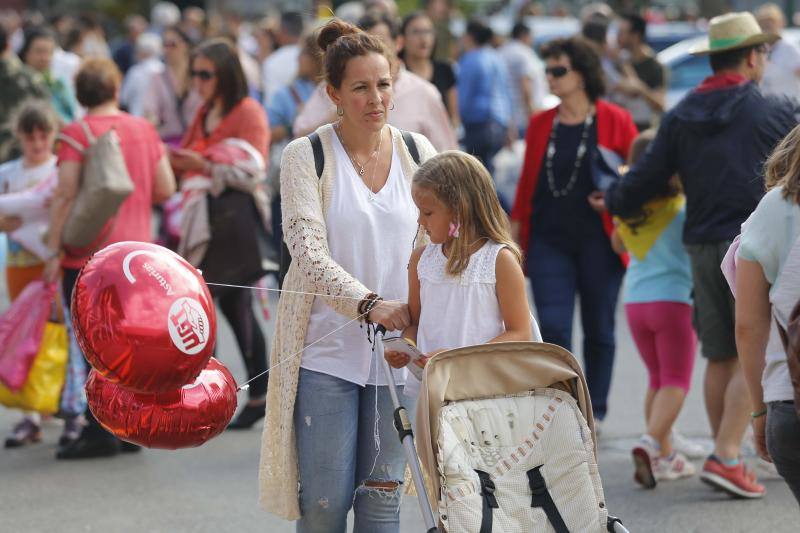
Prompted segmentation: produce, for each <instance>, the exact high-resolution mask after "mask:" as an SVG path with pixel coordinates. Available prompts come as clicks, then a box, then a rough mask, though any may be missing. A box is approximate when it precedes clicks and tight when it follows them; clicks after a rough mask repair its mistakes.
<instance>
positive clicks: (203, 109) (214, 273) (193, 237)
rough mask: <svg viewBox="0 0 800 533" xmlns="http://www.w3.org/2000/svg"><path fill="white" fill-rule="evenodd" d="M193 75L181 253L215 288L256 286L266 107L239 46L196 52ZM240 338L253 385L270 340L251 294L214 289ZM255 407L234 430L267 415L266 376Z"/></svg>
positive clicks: (257, 385) (254, 393) (184, 153)
mask: <svg viewBox="0 0 800 533" xmlns="http://www.w3.org/2000/svg"><path fill="white" fill-rule="evenodd" d="M191 77H192V80H193V83H194V88H195V90H196V91H197V92H198V93H199V94H200V97H201V98H202V99H203V104H202V105H201V106H200V109H199V110H198V111H197V115H196V116H195V118H194V121H193V122H192V125H191V126H190V127H189V130H188V131H187V133H186V136H185V137H184V139H183V142H182V143H181V145H182V148H179V149H173V150H171V151H170V161H171V162H172V166H173V168H174V169H175V171H176V173H178V175H179V176H180V178H181V190H182V192H183V198H184V200H183V205H182V210H183V214H182V217H181V243H180V245H179V247H178V252H179V253H180V254H181V255H183V256H184V257H186V258H187V259H188V260H189V261H190V262H191V263H192V264H194V265H196V266H198V267H199V268H200V270H202V271H203V275H204V277H205V279H206V280H207V281H209V282H216V283H224V284H231V285H252V284H253V283H255V282H256V281H258V279H259V278H261V277H262V276H263V275H264V274H265V257H266V255H267V240H266V230H265V228H266V227H267V226H266V222H267V220H268V218H269V215H268V212H269V211H268V207H267V201H266V194H265V193H264V191H263V181H264V177H265V175H266V166H265V165H266V159H267V150H268V149H269V142H270V132H269V126H268V123H267V117H266V114H265V112H264V109H263V108H262V107H261V104H259V103H258V102H257V101H256V100H254V99H253V98H250V97H249V96H247V94H248V88H247V80H246V78H245V75H244V72H243V70H242V65H241V63H240V62H239V57H238V55H237V52H236V49H235V48H234V46H233V45H232V44H231V43H230V42H228V41H227V40H224V39H212V40H209V41H206V42H204V43H201V44H200V45H198V47H197V48H195V50H194V51H193V52H192V61H191ZM210 289H211V294H212V296H214V298H215V299H216V300H217V302H218V304H219V306H220V309H221V310H222V313H223V314H224V315H225V318H226V319H227V321H228V323H229V324H230V326H231V329H233V333H234V335H235V336H236V342H237V344H238V346H239V350H240V352H241V354H242V357H243V358H244V362H245V367H246V368H247V375H248V378H249V379H252V378H254V377H255V376H257V375H259V374H262V373H263V372H265V371H266V369H267V348H266V341H265V339H264V334H263V332H262V331H261V327H260V325H259V323H258V321H257V320H256V316H255V313H254V311H253V300H252V291H250V290H249V289H235V288H221V287H215V286H212V287H210ZM248 393H249V401H248V403H247V405H246V406H245V408H244V409H243V410H242V411H241V413H240V414H239V416H238V417H237V418H236V419H235V420H234V421H233V422H232V423H231V425H230V426H229V427H230V428H232V429H245V428H249V427H251V426H252V425H253V424H254V423H255V422H257V421H258V420H259V419H261V418H262V417H263V416H264V405H265V401H266V400H265V398H266V394H267V376H266V375H264V376H262V377H260V378H259V379H257V380H255V381H253V382H252V383H251V384H250V389H249V391H248Z"/></svg>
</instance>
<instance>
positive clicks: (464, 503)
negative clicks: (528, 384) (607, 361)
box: [437, 388, 608, 533]
mask: <svg viewBox="0 0 800 533" xmlns="http://www.w3.org/2000/svg"><path fill="white" fill-rule="evenodd" d="M437 467H438V469H439V477H440V481H441V494H440V497H439V513H440V519H441V521H442V524H443V525H444V527H445V529H446V530H447V531H448V532H451V533H516V532H519V533H522V532H525V533H540V532H541V533H545V532H552V531H555V532H556V533H566V532H570V533H579V532H592V533H597V532H600V531H606V521H607V518H608V512H607V510H606V508H605V499H604V496H603V488H602V485H601V482H600V474H599V472H598V469H597V462H596V459H595V455H594V444H593V442H592V436H591V433H590V431H589V427H588V425H587V423H586V421H585V419H584V417H583V415H582V414H581V411H580V409H579V407H578V404H577V403H576V401H575V399H574V398H573V397H572V396H571V395H569V394H567V393H566V392H563V391H560V390H558V389H551V388H543V389H535V390H533V391H531V392H528V393H524V394H517V395H511V396H503V397H495V398H488V399H481V400H463V401H457V402H451V403H448V404H446V405H444V406H443V407H442V409H441V410H440V412H439V432H438V457H437Z"/></svg>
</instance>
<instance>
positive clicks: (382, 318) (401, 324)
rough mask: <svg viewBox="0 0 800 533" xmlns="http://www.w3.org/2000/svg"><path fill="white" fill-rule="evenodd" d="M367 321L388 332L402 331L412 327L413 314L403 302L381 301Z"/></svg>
mask: <svg viewBox="0 0 800 533" xmlns="http://www.w3.org/2000/svg"><path fill="white" fill-rule="evenodd" d="M367 320H369V321H370V322H374V323H376V324H380V325H381V326H383V327H385V328H386V329H387V331H402V330H404V329H405V328H407V327H408V326H410V325H411V314H410V313H409V312H408V305H407V304H404V303H403V302H387V301H380V302H379V303H378V305H376V306H375V307H374V308H373V309H372V311H370V312H369V315H368V316H367Z"/></svg>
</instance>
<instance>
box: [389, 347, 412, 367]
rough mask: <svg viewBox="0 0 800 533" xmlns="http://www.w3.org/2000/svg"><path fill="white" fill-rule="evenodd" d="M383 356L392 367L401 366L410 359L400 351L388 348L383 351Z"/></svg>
mask: <svg viewBox="0 0 800 533" xmlns="http://www.w3.org/2000/svg"><path fill="white" fill-rule="evenodd" d="M383 357H384V359H386V361H388V362H389V366H391V367H392V368H403V367H404V366H406V365H407V364H408V361H409V360H410V359H411V357H409V356H408V355H406V354H404V353H402V352H394V351H389V350H387V351H385V352H383Z"/></svg>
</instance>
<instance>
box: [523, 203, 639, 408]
mask: <svg viewBox="0 0 800 533" xmlns="http://www.w3.org/2000/svg"><path fill="white" fill-rule="evenodd" d="M565 216H569V215H568V214H565ZM526 270H527V274H528V277H529V278H530V280H531V288H532V289H533V300H534V302H535V304H536V311H537V313H538V315H539V328H540V329H541V331H542V339H543V340H544V341H545V342H549V343H552V344H557V345H558V346H561V347H563V348H566V349H567V350H570V351H571V350H572V322H573V315H574V313H575V296H576V295H578V296H579V297H580V300H581V324H582V326H583V361H584V363H583V371H584V374H585V376H586V383H587V385H588V386H589V395H590V396H591V399H592V411H593V412H594V415H595V417H597V418H598V419H600V420H602V419H603V418H604V417H605V415H606V411H607V409H608V405H607V403H608V391H609V389H610V388H611V373H612V370H613V368H614V351H615V349H616V342H615V336H614V326H615V320H614V317H615V313H616V308H617V297H618V295H619V289H620V285H621V283H622V276H623V274H624V272H625V271H624V268H623V266H622V263H621V262H620V259H619V256H618V255H617V254H615V253H614V251H613V250H612V249H611V245H610V244H609V242H608V239H607V238H606V237H605V236H604V235H599V236H598V237H597V238H593V239H586V240H585V242H584V243H582V245H581V246H580V247H579V248H578V249H576V250H575V251H572V252H569V251H565V250H563V249H561V248H560V247H558V246H553V245H552V244H550V243H548V242H547V241H546V240H545V239H543V238H533V239H531V242H530V246H529V247H528V254H527V269H526Z"/></svg>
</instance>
